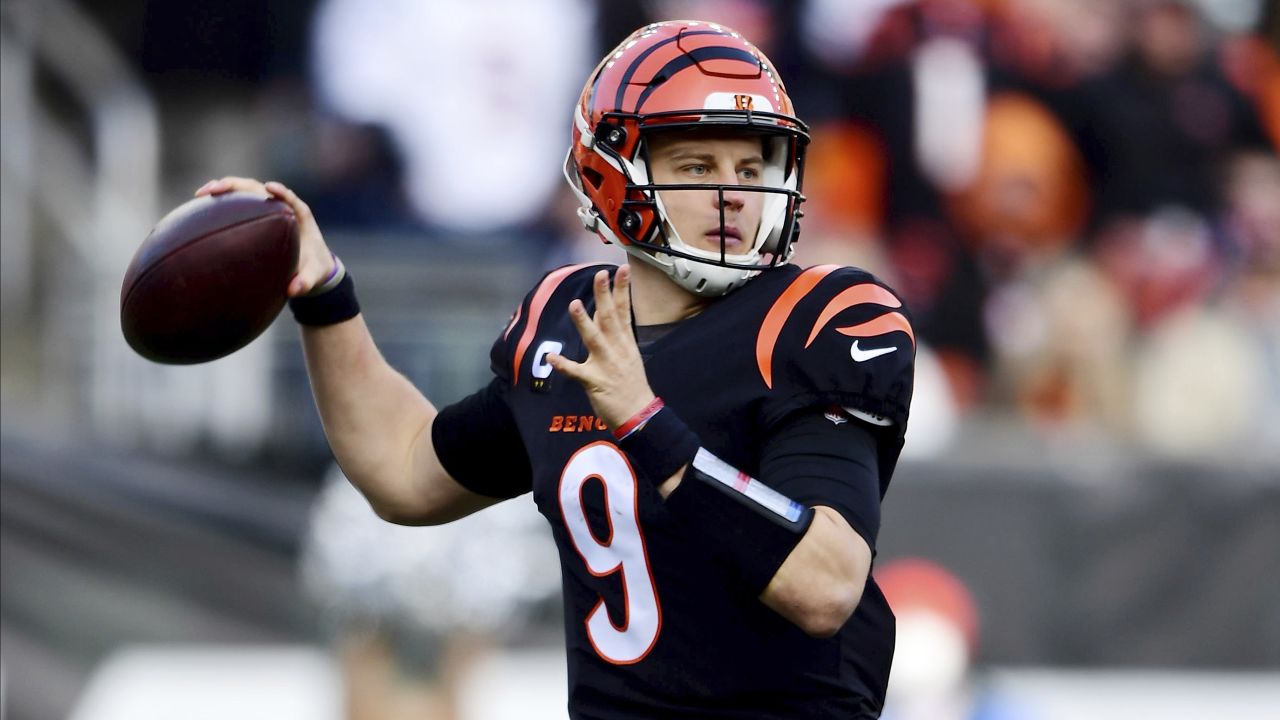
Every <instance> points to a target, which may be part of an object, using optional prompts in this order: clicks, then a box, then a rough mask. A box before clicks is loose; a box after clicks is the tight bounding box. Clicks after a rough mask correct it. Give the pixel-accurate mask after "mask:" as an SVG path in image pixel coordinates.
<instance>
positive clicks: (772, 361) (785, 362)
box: [756, 265, 915, 433]
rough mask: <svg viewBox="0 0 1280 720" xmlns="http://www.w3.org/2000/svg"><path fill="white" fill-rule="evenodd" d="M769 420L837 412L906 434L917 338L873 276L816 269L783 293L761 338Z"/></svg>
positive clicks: (904, 314)
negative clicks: (805, 411) (803, 412)
mask: <svg viewBox="0 0 1280 720" xmlns="http://www.w3.org/2000/svg"><path fill="white" fill-rule="evenodd" d="M756 361H757V366H758V369H759V371H760V377H761V380H763V382H764V383H765V386H766V387H767V388H768V390H769V392H768V393H767V395H766V400H765V404H764V414H765V421H766V423H767V424H773V423H775V422H777V421H779V420H781V419H782V418H784V417H786V416H787V415H789V414H790V413H792V412H794V411H796V410H799V409H802V408H806V407H814V406H819V407H822V406H831V405H839V406H843V407H846V408H849V409H851V410H856V411H859V415H870V416H872V418H869V419H870V420H871V421H872V422H877V421H878V422H877V424H886V425H888V424H891V425H893V426H895V427H896V429H897V432H898V433H902V432H905V429H906V423H907V414H908V410H909V408H910V405H911V388H912V376H913V372H914V367H915V332H914V331H913V330H912V327H911V320H910V314H909V312H908V311H907V309H906V307H905V306H904V305H903V303H902V300H901V299H900V298H899V297H898V296H897V294H895V293H894V292H893V291H892V290H890V289H889V288H888V287H887V286H886V285H884V283H882V282H880V281H879V280H878V279H876V278H875V277H874V276H873V275H871V274H870V273H868V272H866V271H863V270H859V269H857V268H850V267H841V266H836V265H820V266H816V267H811V268H808V269H807V270H805V271H804V272H802V273H800V274H799V275H798V276H796V278H795V279H794V280H792V281H791V283H790V284H789V285H788V286H787V287H786V288H785V289H783V290H782V292H781V293H779V295H778V297H777V299H775V300H774V302H773V305H772V306H771V307H770V309H769V311H768V312H767V313H766V314H765V318H764V321H763V322H762V324H761V327H760V332H759V334H758V336H757V339H756Z"/></svg>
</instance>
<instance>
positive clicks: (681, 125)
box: [565, 21, 809, 296]
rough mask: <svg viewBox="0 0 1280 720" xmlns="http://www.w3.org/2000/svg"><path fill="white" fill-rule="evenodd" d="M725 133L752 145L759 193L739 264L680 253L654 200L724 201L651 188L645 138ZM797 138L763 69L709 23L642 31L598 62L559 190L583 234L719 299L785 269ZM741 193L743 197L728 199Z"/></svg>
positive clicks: (778, 84) (771, 76)
mask: <svg viewBox="0 0 1280 720" xmlns="http://www.w3.org/2000/svg"><path fill="white" fill-rule="evenodd" d="M694 127H697V128H699V129H707V128H708V127H713V128H715V129H716V130H721V129H722V130H724V131H725V132H726V133H743V134H747V135H753V136H760V137H761V138H762V141H763V143H764V151H765V152H764V155H765V160H766V163H765V169H764V172H763V174H762V184H761V186H760V187H759V188H758V189H757V188H748V189H749V190H752V191H759V192H763V193H765V195H766V197H765V199H764V200H763V203H762V205H763V211H762V217H761V222H760V227H759V229H758V230H757V232H756V236H755V238H754V239H753V241H752V242H751V244H750V246H749V248H748V250H747V251H746V252H742V253H738V254H727V253H726V252H725V250H724V247H723V244H722V247H721V250H720V251H719V252H714V251H709V250H704V249H700V248H695V247H691V246H689V245H688V244H686V243H685V242H684V241H683V240H681V238H680V236H679V234H678V233H677V232H676V230H675V228H674V226H673V225H672V223H671V222H670V221H669V219H668V218H667V216H666V211H665V210H664V208H663V204H662V199H661V197H660V196H659V194H658V191H659V190H662V191H664V192H665V191H673V190H680V189H683V190H702V191H707V190H711V191H717V192H721V193H723V192H724V191H725V190H726V189H730V186H725V185H716V184H699V185H678V186H677V185H657V184H654V183H652V182H651V178H650V176H649V171H648V161H647V148H646V138H647V137H650V136H651V134H652V133H654V132H661V131H671V130H682V129H691V128H694ZM808 141H809V135H808V128H807V127H806V126H805V124H804V123H803V122H801V121H800V120H799V118H797V117H796V116H795V110H794V108H793V107H792V104H791V99H790V98H789V97H788V96H787V91H786V88H785V87H784V86H783V84H782V79H781V78H780V77H778V74H777V72H776V71H775V70H774V68H773V64H772V63H770V62H769V60H768V58H766V57H765V56H764V54H763V53H761V52H760V51H759V50H757V49H756V47H755V46H754V45H752V44H751V43H750V42H748V41H747V40H746V39H745V38H743V37H742V36H741V35H740V34H739V33H737V32H735V31H733V30H731V29H729V28H727V27H725V26H723V25H718V24H715V23H706V22H698V21H670V22H660V23H654V24H651V25H647V26H645V27H643V28H641V29H639V30H637V31H636V32H634V33H632V35H631V36H630V37H628V38H627V39H626V40H624V41H623V42H622V44H620V45H619V46H618V47H617V48H616V49H614V50H613V51H612V52H610V53H609V54H608V55H606V56H605V57H604V59H603V60H602V61H601V62H600V64H599V65H598V66H596V69H595V70H594V71H593V72H592V73H591V75H590V77H589V78H588V79H587V84H586V86H585V87H584V88H583V90H582V96H581V99H580V100H579V103H578V107H577V108H576V111H575V113H574V126H573V133H572V145H571V147H570V149H569V154H568V157H567V158H566V159H565V178H566V179H567V180H568V181H569V185H570V186H571V187H572V188H573V190H574V192H575V194H576V195H577V196H578V200H579V202H580V203H581V208H579V210H578V215H579V217H580V218H581V219H582V221H583V224H584V225H585V226H586V227H587V229H588V230H592V231H594V232H596V233H598V234H599V235H600V236H601V238H602V239H603V240H604V241H605V242H612V243H616V244H618V245H621V246H622V247H623V248H624V249H625V250H626V251H627V252H628V253H630V254H631V255H632V256H634V257H637V258H639V259H641V260H642V261H644V262H647V263H650V264H652V265H655V266H657V267H658V268H660V269H662V270H663V271H664V272H665V273H666V274H667V275H668V276H669V277H671V279H672V280H674V281H675V282H676V283H677V284H679V285H680V286H681V287H684V288H685V289H687V290H689V291H690V292H693V293H695V294H698V295H703V296H718V295H724V294H725V293H728V292H729V291H731V290H733V289H734V288H736V287H740V286H741V285H742V284H743V283H745V282H746V281H747V280H748V279H750V278H752V277H754V276H755V275H756V274H758V273H759V272H760V271H762V270H767V269H770V268H774V267H779V266H781V265H783V264H784V263H786V261H787V260H788V259H790V257H791V253H792V244H793V243H794V241H795V238H796V234H797V233H798V231H799V218H800V216H801V212H800V205H801V203H802V202H803V201H804V196H803V195H801V194H800V185H801V178H802V175H803V172H804V153H805V148H806V146H807V145H808ZM736 189H738V190H741V189H743V188H741V187H737V188H736Z"/></svg>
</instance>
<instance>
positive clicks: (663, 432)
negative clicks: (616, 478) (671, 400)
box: [618, 407, 699, 487]
mask: <svg viewBox="0 0 1280 720" xmlns="http://www.w3.org/2000/svg"><path fill="white" fill-rule="evenodd" d="M698 445H699V443H698V436H697V435H695V434H694V433H693V431H692V430H690V429H689V426H688V425H685V424H684V421H683V420H681V419H680V416H679V415H676V414H675V411H673V410H672V409H671V408H669V407H663V408H661V409H660V410H658V411H657V412H656V413H655V414H653V415H651V416H650V417H649V418H648V419H647V420H646V421H645V422H644V424H643V425H642V426H641V427H639V428H637V429H635V430H633V431H631V432H630V434H628V435H627V436H626V437H624V438H622V439H621V440H619V441H618V447H619V448H621V449H622V452H624V453H626V454H627V459H628V460H630V461H631V468H632V469H633V470H635V471H636V474H637V475H639V476H640V477H641V478H644V479H646V480H648V481H649V482H651V483H653V485H654V487H657V486H658V485H661V484H662V483H664V482H666V481H667V479H668V478H670V477H671V476H672V475H675V474H676V471H677V470H679V469H680V468H681V467H682V466H684V465H686V464H688V463H690V462H692V461H693V456H694V453H696V452H698Z"/></svg>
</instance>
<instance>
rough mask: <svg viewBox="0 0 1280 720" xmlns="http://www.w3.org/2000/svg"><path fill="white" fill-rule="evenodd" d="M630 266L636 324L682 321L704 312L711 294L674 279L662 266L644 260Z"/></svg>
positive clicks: (634, 261)
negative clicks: (696, 291)
mask: <svg viewBox="0 0 1280 720" xmlns="http://www.w3.org/2000/svg"><path fill="white" fill-rule="evenodd" d="M627 263H628V264H629V265H630V266H631V308H632V311H633V312H634V313H635V318H636V325H664V324H666V323H673V322H679V321H681V320H686V319H688V318H691V317H693V316H694V315H697V314H698V313H700V312H702V309H703V308H705V307H706V306H707V305H708V304H709V303H710V302H711V298H705V297H700V296H698V295H694V294H693V293H691V292H689V291H688V290H685V289H684V288H682V287H680V286H679V285H677V284H675V283H674V282H672V280H671V278H669V277H667V275H666V273H664V272H662V270H660V269H658V268H656V267H654V266H652V265H650V264H649V263H647V262H644V261H643V260H638V259H636V260H633V259H632V258H631V257H630V256H628V258H627Z"/></svg>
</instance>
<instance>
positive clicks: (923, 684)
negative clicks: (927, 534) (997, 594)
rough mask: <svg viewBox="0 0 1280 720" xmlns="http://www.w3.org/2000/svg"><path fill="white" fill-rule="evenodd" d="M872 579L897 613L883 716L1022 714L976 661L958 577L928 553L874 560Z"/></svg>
mask: <svg viewBox="0 0 1280 720" xmlns="http://www.w3.org/2000/svg"><path fill="white" fill-rule="evenodd" d="M875 577H876V582H877V583H879V585H880V588H881V590H882V591H883V592H884V596H885V599H886V600H888V601H889V607H890V608H892V609H893V614H894V616H895V617H896V618H897V625H898V631H897V643H896V645H895V647H894V653H893V671H892V674H891V675H890V676H889V692H888V696H887V698H886V699H885V706H884V713H883V715H882V717H883V718H884V720H1027V719H1029V718H1034V717H1035V715H1034V714H1032V713H1030V712H1028V711H1027V710H1026V709H1025V708H1022V707H1019V706H1017V705H1015V704H1014V703H1012V702H1011V701H1009V700H1007V699H1005V698H1002V697H1000V696H999V695H997V694H996V693H995V691H994V690H992V689H991V688H989V687H987V686H986V684H985V683H984V682H983V680H982V679H981V677H980V676H979V674H978V673H977V672H976V671H975V669H974V658H975V656H976V654H977V647H978V639H979V632H980V624H979V618H978V610H977V607H976V605H975V604H974V601H973V596H972V595H971V594H970V592H969V590H968V588H966V587H965V586H964V584H963V583H962V582H961V581H960V580H959V579H958V578H956V577H955V576H954V575H952V574H951V573H950V572H948V571H947V570H946V569H944V568H942V567H941V566H939V565H936V564H934V563H933V562H930V561H928V560H923V559H918V558H906V559H901V560H895V561H893V562H890V563H887V564H885V565H884V566H882V567H880V568H878V569H877V570H876V572H875Z"/></svg>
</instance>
